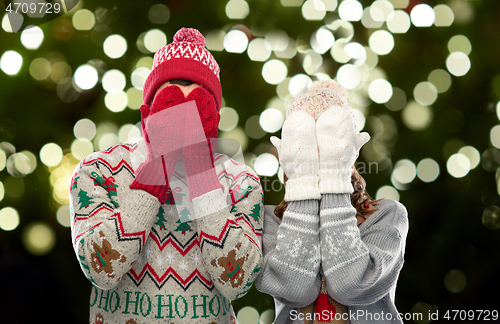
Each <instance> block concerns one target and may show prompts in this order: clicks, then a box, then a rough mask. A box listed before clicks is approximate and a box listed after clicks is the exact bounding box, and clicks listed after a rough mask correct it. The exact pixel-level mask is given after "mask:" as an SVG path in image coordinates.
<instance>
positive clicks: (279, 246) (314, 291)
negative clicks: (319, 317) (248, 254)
mask: <svg viewBox="0 0 500 324" xmlns="http://www.w3.org/2000/svg"><path fill="white" fill-rule="evenodd" d="M318 208H319V207H318V200H315V199H312V200H301V201H291V202H289V204H288V207H287V209H286V211H285V213H284V215H283V221H282V222H281V225H279V226H278V224H277V222H276V221H275V220H274V219H277V217H275V216H274V215H272V214H271V215H267V213H266V216H265V219H266V220H265V224H264V238H263V240H264V261H263V265H262V270H261V273H260V274H259V276H258V278H257V281H256V283H255V285H256V288H257V289H258V290H259V291H261V292H263V293H266V294H269V295H271V296H273V297H274V298H276V299H278V300H279V301H281V302H282V303H283V304H285V305H287V306H291V307H304V306H307V305H309V304H311V303H312V302H313V301H314V300H316V298H317V297H318V294H319V290H320V288H321V287H320V286H321V279H320V276H319V267H320V247H319V218H318Z"/></svg>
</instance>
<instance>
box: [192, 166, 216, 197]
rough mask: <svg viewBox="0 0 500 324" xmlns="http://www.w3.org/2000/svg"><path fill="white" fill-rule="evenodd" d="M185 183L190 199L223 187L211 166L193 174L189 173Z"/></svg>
mask: <svg viewBox="0 0 500 324" xmlns="http://www.w3.org/2000/svg"><path fill="white" fill-rule="evenodd" d="M187 183H188V190H189V196H190V198H191V200H193V199H195V198H197V197H200V196H202V195H204V194H206V193H209V192H212V191H214V190H217V189H221V190H222V188H223V186H222V185H221V184H220V182H219V179H218V178H217V173H216V172H215V168H211V169H209V170H206V171H203V172H200V173H197V174H194V175H189V176H188V178H187Z"/></svg>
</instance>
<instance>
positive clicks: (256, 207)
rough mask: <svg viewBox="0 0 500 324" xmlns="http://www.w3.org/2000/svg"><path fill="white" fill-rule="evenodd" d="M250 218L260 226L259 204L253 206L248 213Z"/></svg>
mask: <svg viewBox="0 0 500 324" xmlns="http://www.w3.org/2000/svg"><path fill="white" fill-rule="evenodd" d="M250 216H252V217H253V219H254V220H255V221H256V222H257V223H259V224H260V204H255V205H253V208H252V210H251V211H250Z"/></svg>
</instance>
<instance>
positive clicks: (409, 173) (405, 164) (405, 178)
mask: <svg viewBox="0 0 500 324" xmlns="http://www.w3.org/2000/svg"><path fill="white" fill-rule="evenodd" d="M393 175H394V178H396V180H397V181H398V182H400V183H404V184H405V183H410V182H412V181H413V179H415V177H416V176H417V167H416V166H415V164H414V163H413V162H412V161H410V160H407V159H403V160H400V161H398V162H397V163H396V165H395V166H394V170H393Z"/></svg>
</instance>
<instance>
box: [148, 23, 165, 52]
mask: <svg viewBox="0 0 500 324" xmlns="http://www.w3.org/2000/svg"><path fill="white" fill-rule="evenodd" d="M166 44H167V35H165V33H164V32H163V31H161V30H159V29H152V30H150V31H148V32H147V33H146V36H144V47H146V48H147V49H148V51H150V52H152V53H155V52H156V51H158V50H159V49H160V48H162V47H163V46H165V45H166Z"/></svg>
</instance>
